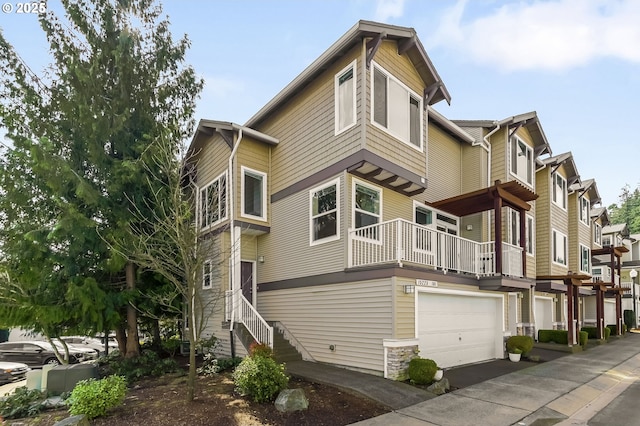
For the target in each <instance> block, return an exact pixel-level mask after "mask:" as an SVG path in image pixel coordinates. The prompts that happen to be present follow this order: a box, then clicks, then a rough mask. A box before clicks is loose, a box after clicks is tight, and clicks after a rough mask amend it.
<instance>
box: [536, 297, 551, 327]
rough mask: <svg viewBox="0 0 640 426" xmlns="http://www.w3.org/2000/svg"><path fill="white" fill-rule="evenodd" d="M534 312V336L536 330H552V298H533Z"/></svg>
mask: <svg viewBox="0 0 640 426" xmlns="http://www.w3.org/2000/svg"><path fill="white" fill-rule="evenodd" d="M533 300H534V302H535V305H536V307H535V309H536V311H535V314H536V337H537V335H538V330H553V299H551V298H550V297H538V296H536V297H535V298H534V299H533Z"/></svg>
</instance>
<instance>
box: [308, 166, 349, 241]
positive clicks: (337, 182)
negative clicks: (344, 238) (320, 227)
mask: <svg viewBox="0 0 640 426" xmlns="http://www.w3.org/2000/svg"><path fill="white" fill-rule="evenodd" d="M333 185H335V187H336V235H334V236H330V237H325V238H320V239H317V240H314V239H313V219H314V216H313V195H314V193H316V192H318V191H321V190H323V189H325V188H329V187H330V186H333ZM340 208H341V205H340V178H339V177H337V178H335V179H333V180H330V181H328V182H325V183H323V184H321V185H319V186H316V187H315V188H312V189H310V190H309V245H311V246H315V245H318V244H323V243H327V242H329V241H336V240H339V239H340ZM318 216H319V215H318Z"/></svg>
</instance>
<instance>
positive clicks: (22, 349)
mask: <svg viewBox="0 0 640 426" xmlns="http://www.w3.org/2000/svg"><path fill="white" fill-rule="evenodd" d="M58 352H60V353H61V354H64V349H63V348H62V347H61V346H60V347H59V349H58ZM89 352H90V351H89ZM69 357H70V359H69V363H70V364H75V363H78V362H81V361H85V360H88V359H92V358H95V356H93V357H91V356H90V355H89V354H88V353H87V351H81V350H77V349H74V348H71V347H70V348H69ZM0 361H7V362H22V363H24V364H27V365H28V366H29V367H32V368H40V367H42V366H43V365H46V364H50V365H57V364H59V361H58V358H56V354H55V352H54V350H53V346H51V344H50V343H48V342H41V341H23V342H4V343H0Z"/></svg>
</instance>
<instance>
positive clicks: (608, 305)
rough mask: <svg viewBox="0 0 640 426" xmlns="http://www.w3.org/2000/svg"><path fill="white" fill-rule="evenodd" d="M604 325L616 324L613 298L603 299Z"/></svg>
mask: <svg viewBox="0 0 640 426" xmlns="http://www.w3.org/2000/svg"><path fill="white" fill-rule="evenodd" d="M604 325H605V326H607V325H616V301H615V299H604Z"/></svg>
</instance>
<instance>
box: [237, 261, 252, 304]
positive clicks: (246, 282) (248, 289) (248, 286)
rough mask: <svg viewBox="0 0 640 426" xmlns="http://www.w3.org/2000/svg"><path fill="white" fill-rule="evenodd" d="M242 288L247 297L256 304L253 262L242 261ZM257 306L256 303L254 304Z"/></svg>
mask: <svg viewBox="0 0 640 426" xmlns="http://www.w3.org/2000/svg"><path fill="white" fill-rule="evenodd" d="M240 288H242V295H243V296H244V298H245V299H247V300H248V301H249V303H251V305H254V300H253V262H247V261H244V260H243V261H241V262H240ZM254 306H255V305H254Z"/></svg>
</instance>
